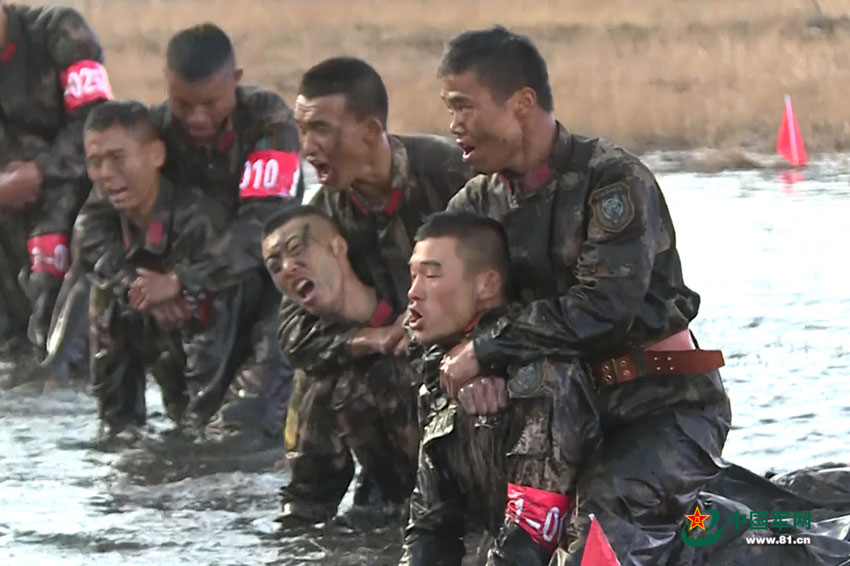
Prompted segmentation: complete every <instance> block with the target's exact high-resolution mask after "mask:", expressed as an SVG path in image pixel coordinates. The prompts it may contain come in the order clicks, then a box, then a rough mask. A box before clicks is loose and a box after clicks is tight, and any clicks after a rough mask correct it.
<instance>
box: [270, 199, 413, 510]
mask: <svg viewBox="0 0 850 566" xmlns="http://www.w3.org/2000/svg"><path fill="white" fill-rule="evenodd" d="M263 256H264V258H265V262H266V267H267V268H268V270H269V273H270V274H271V275H272V277H273V278H274V280H275V283H276V284H277V285H278V287H279V288H280V289H281V290H282V291H283V292H284V294H285V296H286V297H287V298H288V299H290V300H293V301H295V302H297V303H298V304H299V305H300V306H301V307H302V308H303V309H304V310H305V311H307V312H309V313H310V314H312V315H315V316H318V317H319V318H321V319H330V320H337V321H339V320H342V321H347V322H352V323H360V324H367V325H369V326H370V327H378V326H380V325H381V324H384V323H386V322H387V321H389V320H394V319H395V318H396V317H398V316H399V315H400V314H401V312H400V311H393V310H390V308H378V305H379V304H380V301H384V304H385V305H388V304H390V303H394V304H400V303H401V301H398V300H397V298H394V299H391V300H389V301H386V300H385V299H384V297H385V293H386V290H378V289H376V288H375V287H372V286H369V285H366V284H365V283H363V282H362V281H361V280H360V278H359V277H357V275H356V274H355V272H354V269H353V268H352V267H351V263H350V262H349V260H348V242H346V241H345V239H344V238H343V237H342V235H341V234H340V233H339V229H338V228H337V226H336V225H335V224H334V222H333V220H331V219H330V217H328V216H327V214H326V213H325V212H323V211H321V210H320V209H318V208H316V207H313V206H302V207H298V208H294V209H290V210H288V211H286V212H284V213H282V214H281V215H280V216H277V217H275V218H273V219H272V220H271V221H270V223H269V225H268V226H267V228H266V236H265V238H264V240H263ZM305 286H310V287H311V289H310V290H309V292H308V293H305V292H304V288H305ZM401 308H403V307H401ZM376 313H377V314H376ZM305 385H307V387H306V391H305V392H304V395H303V396H302V397H301V401H302V402H301V403H299V405H298V407H297V409H293V414H298V415H300V416H302V418H299V419H298V423H297V434H296V439H295V446H294V451H292V452H290V454H289V457H290V460H291V462H292V465H291V477H292V482H291V484H290V485H289V486H288V487H287V488H286V489H285V493H287V494H289V495H290V499H291V500H292V501H294V502H295V503H294V504H293V503H292V501H290V502H289V503H290V507H295V509H294V510H293V509H290V510H289V511H294V512H297V513H296V514H295V515H293V514H292V513H290V515H289V519H294V518H295V516H297V517H299V518H300V519H301V522H303V520H304V519H306V518H307V517H312V518H313V519H314V520H321V519H327V518H330V516H332V515H333V513H335V511H336V507H337V505H338V504H339V502H340V500H341V499H342V496H343V495H344V494H345V491H346V489H347V488H348V485H349V483H350V481H351V479H352V477H353V475H354V460H353V458H352V453H353V455H354V456H356V458H357V460H358V462H360V465H361V466H362V476H363V477H368V478H370V480H371V481H372V482H374V484H375V486H376V487H377V488H378V490H379V492H380V494H382V495H383V499H384V501H383V502H379V501H374V502H372V503H386V504H388V505H386V506H384V505H381V507H385V508H381V509H376V507H375V506H372V507H371V508H369V507H367V506H365V504H366V503H369V502H367V501H362V500H361V498H360V493H359V492H358V494H357V497H356V498H355V502H354V503H355V507H354V511H355V513H354V514H353V515H357V512H359V511H361V510H362V511H364V512H366V513H368V512H369V511H370V510H378V511H379V512H380V514H383V515H385V516H386V517H389V518H391V517H392V516H393V515H395V516H397V517H398V518H401V517H402V516H406V511H407V507H406V505H405V503H406V501H407V497H408V496H409V495H410V491H411V489H412V488H413V479H414V474H415V471H416V454H417V450H418V446H419V431H418V421H417V419H416V404H415V396H414V385H413V382H412V379H411V376H410V370H409V366H408V365H407V363H406V362H405V360H404V359H403V358H400V357H397V356H394V355H392V353H389V354H381V353H377V352H362V353H361V354H360V355H357V356H355V357H354V358H353V359H352V362H351V365H349V366H348V367H345V368H340V370H339V371H338V372H337V371H334V372H332V373H329V374H323V373H311V374H310V383H309V384H305ZM296 411H297V412H296ZM322 456H323V457H322ZM299 490H300V491H299ZM361 491H362V490H361ZM302 494H303V495H302ZM299 496H300V497H299ZM298 512H300V513H298ZM360 514H361V515H363V513H360ZM353 515H352V517H351V518H353ZM373 515H374V513H373ZM284 517H286V515H284ZM282 522H284V523H286V522H291V521H282Z"/></svg>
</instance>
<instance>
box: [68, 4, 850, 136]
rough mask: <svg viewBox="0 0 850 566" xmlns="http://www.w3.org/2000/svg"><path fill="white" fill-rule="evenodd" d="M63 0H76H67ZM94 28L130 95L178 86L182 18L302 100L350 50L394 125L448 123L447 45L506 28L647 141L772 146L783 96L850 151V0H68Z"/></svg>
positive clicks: (593, 116)
mask: <svg viewBox="0 0 850 566" xmlns="http://www.w3.org/2000/svg"><path fill="white" fill-rule="evenodd" d="M59 1H63V0H59ZM64 1H65V2H67V3H68V4H70V5H73V6H75V7H76V8H78V9H79V10H80V11H81V12H82V13H83V14H84V15H85V16H86V17H87V18H88V20H89V22H90V23H91V24H92V25H93V26H94V27H95V29H96V30H97V32H98V35H99V37H100V39H101V41H102V43H103V45H104V48H105V49H106V56H107V68H108V69H109V72H110V74H111V77H112V82H113V86H114V89H115V91H116V93H117V94H118V95H120V96H126V97H135V98H139V99H141V100H144V101H146V102H153V101H156V100H159V99H161V98H162V97H163V96H164V91H163V84H162V81H161V80H160V76H161V67H162V55H163V51H164V47H165V44H166V42H167V40H168V38H169V36H170V35H171V34H172V33H174V32H175V31H177V30H178V29H180V28H182V27H184V26H187V25H190V24H194V23H198V22H203V21H213V22H216V23H218V24H219V25H221V26H222V27H223V28H224V29H226V30H227V31H228V32H229V33H230V34H231V36H232V37H233V39H234V42H235V45H236V48H237V55H238V57H239V59H240V63H241V65H242V66H243V67H244V68H245V71H246V75H245V76H246V81H249V82H253V83H259V84H263V85H266V86H269V87H271V88H274V89H277V90H278V91H280V92H281V93H282V94H283V95H284V97H285V98H286V99H287V101H288V102H290V103H291V102H292V100H293V98H294V96H295V89H296V88H297V84H298V79H299V76H300V74H301V72H302V71H304V70H305V69H306V68H307V67H308V66H310V65H311V64H313V63H316V62H318V61H319V60H321V59H323V58H325V57H328V56H332V55H337V54H352V55H357V56H360V57H363V58H365V59H367V60H368V61H370V62H371V63H372V64H373V65H375V67H376V68H377V69H378V71H379V72H380V73H381V74H382V75H383V77H384V79H385V81H386V82H387V85H388V88H389V91H390V106H391V129H394V130H396V131H414V130H420V131H431V132H441V133H445V132H447V126H448V117H447V116H448V115H447V114H446V112H445V110H444V109H443V107H442V104H441V102H440V99H439V96H438V92H439V83H438V82H437V81H436V79H435V78H434V74H435V69H436V67H437V63H438V61H439V58H440V54H441V51H442V48H443V44H444V42H445V41H446V40H447V39H448V38H450V37H451V36H452V35H453V34H455V33H457V32H459V31H461V30H463V29H467V28H474V27H482V26H489V25H491V24H494V23H502V24H504V25H506V26H508V27H511V28H513V29H515V30H517V31H520V32H522V33H526V34H528V35H529V36H531V38H532V39H533V40H534V41H535V42H536V43H537V44H538V46H539V47H540V49H541V50H542V51H543V54H544V56H545V57H546V58H547V61H548V63H549V72H550V76H551V80H552V83H553V86H554V89H555V95H556V111H557V114H558V116H559V118H560V119H561V120H562V121H564V122H565V123H566V124H567V126H568V127H569V128H571V129H573V130H575V131H579V132H583V133H592V134H594V135H604V136H607V137H609V138H612V139H614V140H616V141H617V142H619V143H621V144H624V145H626V146H627V147H630V148H632V149H634V150H638V151H644V150H649V149H656V148H688V147H715V148H719V149H722V150H734V148H741V147H743V148H747V149H752V150H770V149H771V148H772V145H773V143H774V140H775V136H776V131H777V129H778V126H779V119H780V118H781V115H782V103H783V95H784V94H785V93H790V94H791V95H792V97H793V100H794V105H795V109H796V112H797V116H798V118H799V120H800V127H801V129H802V132H803V135H804V138H805V140H806V143H807V146H808V147H809V149H810V151H812V150H820V151H832V150H837V149H847V148H850V96H848V93H850V64H848V63H847V61H848V56H850V17H848V16H850V5H848V3H847V2H846V0H820V2H819V3H820V7H821V8H822V13H823V17H817V11H816V9H815V4H814V2H813V1H812V0H561V1H556V0H478V1H473V0H383V1H378V0H350V1H348V0H302V1H297V0H250V1H238V0H64Z"/></svg>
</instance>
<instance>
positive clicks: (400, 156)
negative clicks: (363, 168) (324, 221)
mask: <svg viewBox="0 0 850 566" xmlns="http://www.w3.org/2000/svg"><path fill="white" fill-rule="evenodd" d="M388 138H389V142H390V152H391V153H390V156H391V157H390V163H391V165H390V186H391V187H392V192H391V193H390V198H389V200H387V203H386V204H385V205H384V208H383V209H382V210H381V213H382V214H385V215H387V216H392V215H393V214H395V213H396V212H398V209H399V207H400V206H401V200H402V198H404V191H405V189H406V188H407V187H408V186H409V185H410V163H409V160H408V157H407V149H405V147H404V144H403V143H402V142H401V140H400V139H399V138H398V137H396V136H392V135H390V136H388ZM346 192H347V193H348V196H349V197H350V198H351V202H352V203H354V206H356V207H357V208H358V209H359V210H360V212H362V213H363V214H370V212H371V211H370V210H369V207H367V206H366V203H365V202H364V201H363V200H362V199H361V198H360V197H359V196H357V193H356V192H355V191H354V189H349V190H348V191H346Z"/></svg>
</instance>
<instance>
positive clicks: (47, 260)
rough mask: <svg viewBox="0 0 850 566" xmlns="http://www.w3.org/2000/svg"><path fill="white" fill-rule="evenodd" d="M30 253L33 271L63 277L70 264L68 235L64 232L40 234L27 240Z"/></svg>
mask: <svg viewBox="0 0 850 566" xmlns="http://www.w3.org/2000/svg"><path fill="white" fill-rule="evenodd" d="M27 250H29V254H30V269H31V270H32V271H33V272H40V273H49V274H50V275H52V276H54V277H58V278H59V279H64V278H65V274H66V273H68V268H69V267H70V266H71V252H70V251H69V250H68V236H66V235H65V234H42V235H41V236H33V237H32V238H30V239H29V240H27Z"/></svg>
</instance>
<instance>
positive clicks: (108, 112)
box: [83, 100, 159, 142]
mask: <svg viewBox="0 0 850 566" xmlns="http://www.w3.org/2000/svg"><path fill="white" fill-rule="evenodd" d="M115 125H119V126H121V127H123V128H126V129H127V130H131V131H132V132H133V133H134V134H135V135H136V137H137V139H139V140H140V141H143V142H149V141H152V140H155V139H158V138H159V132H158V130H157V127H156V123H155V122H154V120H153V115H152V114H151V111H150V109H149V108H148V107H147V106H145V105H144V104H142V103H141V102H139V101H137V100H107V101H106V102H102V103H100V104H98V105H97V106H95V107H94V108H92V110H91V111H90V112H89V115H88V117H87V118H86V123H85V125H84V126H83V131H84V132H105V131H106V130H108V129H109V128H111V127H112V126H115Z"/></svg>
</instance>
